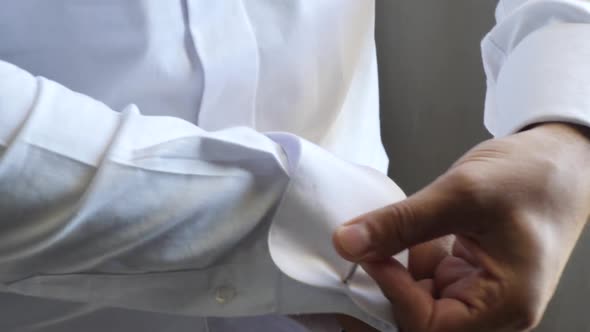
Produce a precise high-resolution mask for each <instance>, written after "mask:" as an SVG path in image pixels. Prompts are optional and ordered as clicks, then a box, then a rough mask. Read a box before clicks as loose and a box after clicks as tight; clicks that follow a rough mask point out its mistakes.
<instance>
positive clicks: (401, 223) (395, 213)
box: [370, 202, 414, 251]
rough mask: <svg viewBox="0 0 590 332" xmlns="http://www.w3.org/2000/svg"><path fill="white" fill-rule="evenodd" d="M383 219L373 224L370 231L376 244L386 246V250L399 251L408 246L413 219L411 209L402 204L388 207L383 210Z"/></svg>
mask: <svg viewBox="0 0 590 332" xmlns="http://www.w3.org/2000/svg"><path fill="white" fill-rule="evenodd" d="M384 213H385V218H383V219H382V220H381V222H378V223H374V224H373V229H371V230H370V232H371V233H373V234H374V235H373V236H374V237H375V238H376V240H377V241H378V242H381V243H385V244H387V247H388V248H387V250H389V251H399V250H402V249H404V248H406V247H408V246H409V245H410V234H409V231H410V230H411V227H410V224H411V220H413V218H414V214H413V212H412V209H411V208H410V207H408V206H407V204H404V203H403V202H400V203H396V204H393V205H389V206H387V207H386V208H385V210H384Z"/></svg>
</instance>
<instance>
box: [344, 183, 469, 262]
mask: <svg viewBox="0 0 590 332" xmlns="http://www.w3.org/2000/svg"><path fill="white" fill-rule="evenodd" d="M448 182H449V181H445V179H439V180H437V181H435V182H434V183H433V184H431V185H429V186H428V187H426V188H424V189H422V190H421V191H419V192H418V193H416V194H414V195H412V196H410V197H408V198H407V199H405V200H403V201H400V202H397V203H395V204H392V205H388V206H386V207H383V208H381V209H378V210H375V211H372V212H369V213H367V214H364V215H362V216H360V217H357V218H355V219H353V220H352V221H350V222H348V223H346V224H344V225H342V226H340V227H339V228H338V229H337V230H336V232H335V233H334V236H333V242H334V246H335V248H336V250H337V251H338V253H339V254H340V255H341V256H342V257H344V258H346V259H348V260H351V261H367V260H379V259H384V258H387V257H390V256H392V255H395V254H397V253H399V252H400V251H402V250H404V249H406V248H410V247H412V246H414V245H417V244H419V243H422V242H426V241H430V240H433V239H436V238H438V237H441V236H443V235H447V234H452V233H454V232H455V231H456V229H457V226H458V225H457V222H458V221H459V218H460V217H461V215H462V213H461V211H460V209H461V207H462V206H463V204H460V203H461V202H460V199H458V198H457V196H456V195H453V194H452V191H453V190H451V189H452V187H450V186H449V185H448ZM451 184H452V183H451ZM458 217H459V218H458Z"/></svg>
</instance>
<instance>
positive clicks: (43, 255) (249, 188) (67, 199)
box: [0, 62, 289, 282]
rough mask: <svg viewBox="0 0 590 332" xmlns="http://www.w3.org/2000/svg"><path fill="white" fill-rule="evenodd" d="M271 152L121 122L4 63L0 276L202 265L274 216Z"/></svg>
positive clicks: (217, 136) (251, 142) (283, 172)
mask: <svg viewBox="0 0 590 332" xmlns="http://www.w3.org/2000/svg"><path fill="white" fill-rule="evenodd" d="M286 165H287V161H286V156H285V155H284V152H283V150H282V148H281V147H280V145H279V144H277V143H275V142H274V141H273V140H271V139H269V138H268V137H267V136H265V135H263V134H260V133H257V132H254V131H252V130H249V129H246V128H235V129H230V130H226V131H219V132H214V133H208V132H205V131H203V130H201V129H199V128H198V127H196V126H194V125H192V124H190V123H188V122H185V121H183V120H181V119H177V118H172V117H153V116H143V115H141V114H140V113H139V111H138V110H137V109H136V107H134V106H130V107H128V108H127V109H125V110H124V111H123V112H122V113H117V112H114V111H112V110H110V109H109V108H108V107H107V106H105V105H104V104H102V103H100V102H98V101H95V100H93V99H91V98H89V97H87V96H84V95H81V94H78V93H75V92H73V91H70V90H68V89H66V88H65V87H63V86H60V85H59V84H57V83H55V82H52V81H50V80H47V79H44V78H35V77H33V76H31V75H30V74H28V73H27V72H25V71H23V70H21V69H19V68H17V67H15V66H12V65H9V64H7V63H2V62H0V279H1V280H2V281H4V282H9V281H11V280H14V279H18V278H23V277H27V276H30V275H35V274H39V273H46V274H57V273H60V274H62V273H74V272H81V271H99V272H117V273H143V272H158V271H168V270H178V269H184V268H189V267H190V268H200V267H205V266H207V265H208V264H210V263H211V262H213V261H215V260H216V259H217V258H218V257H219V256H220V255H223V254H224V252H225V251H227V250H228V249H229V248H232V247H233V246H235V245H236V243H238V242H239V241H240V240H241V239H242V238H243V237H244V236H246V234H248V233H249V232H251V231H252V230H253V229H254V228H256V227H257V225H258V224H259V223H260V221H261V220H263V219H264V218H265V217H266V216H267V215H269V214H270V213H271V212H272V210H273V208H274V207H276V205H277V203H278V201H279V199H280V198H281V195H282V194H283V192H284V190H285V188H286V186H287V183H288V179H289V177H288V171H287V169H286Z"/></svg>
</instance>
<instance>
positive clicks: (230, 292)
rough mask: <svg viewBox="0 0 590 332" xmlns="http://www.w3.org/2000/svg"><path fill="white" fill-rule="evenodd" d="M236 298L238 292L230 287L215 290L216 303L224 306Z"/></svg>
mask: <svg viewBox="0 0 590 332" xmlns="http://www.w3.org/2000/svg"><path fill="white" fill-rule="evenodd" d="M235 296H236V290H235V289H234V288H233V287H230V286H221V287H218V288H217V289H216V290H215V301H217V303H219V304H224V303H227V302H229V301H231V300H232V299H233V298H234V297H235Z"/></svg>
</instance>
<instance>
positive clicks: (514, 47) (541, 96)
mask: <svg viewBox="0 0 590 332" xmlns="http://www.w3.org/2000/svg"><path fill="white" fill-rule="evenodd" d="M496 20H497V23H496V26H495V27H494V28H493V29H492V30H491V31H490V32H489V33H488V34H487V35H486V37H485V38H484V39H483V41H482V56H483V64H484V69H485V73H486V76H487V95H486V102H485V125H486V127H487V128H488V130H489V131H490V132H491V133H492V134H493V135H494V136H505V135H509V134H511V133H514V132H516V131H518V130H520V129H522V128H523V127H526V126H527V125H530V124H533V123H539V122H547V121H563V122H570V123H576V124H581V125H586V126H588V125H590V98H588V96H590V63H589V62H588V59H589V57H590V38H588V37H589V36H590V2H588V1H585V0H529V1H526V0H518V1H516V0H514V1H513V0H503V1H500V2H499V4H498V7H497V9H496Z"/></svg>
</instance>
